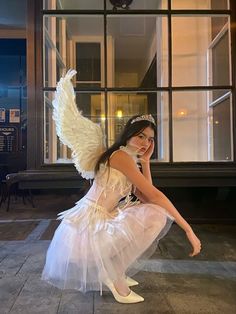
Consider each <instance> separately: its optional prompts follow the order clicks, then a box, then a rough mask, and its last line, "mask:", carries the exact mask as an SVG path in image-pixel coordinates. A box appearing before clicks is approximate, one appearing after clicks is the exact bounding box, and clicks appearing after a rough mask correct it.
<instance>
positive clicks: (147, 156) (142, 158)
mask: <svg viewBox="0 0 236 314" xmlns="http://www.w3.org/2000/svg"><path fill="white" fill-rule="evenodd" d="M154 146H155V144H154V141H151V144H150V146H149V147H148V150H147V151H146V152H145V153H144V154H143V155H142V156H140V158H139V160H140V162H141V163H142V162H144V163H146V162H149V161H150V158H151V156H152V154H153V151H154Z"/></svg>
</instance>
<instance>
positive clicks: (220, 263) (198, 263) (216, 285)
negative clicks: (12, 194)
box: [0, 204, 236, 314]
mask: <svg viewBox="0 0 236 314" xmlns="http://www.w3.org/2000/svg"><path fill="white" fill-rule="evenodd" d="M41 206H42V204H41ZM17 210H18V212H17ZM55 216H56V215H55V210H49V211H47V210H45V211H43V210H41V211H40V210H39V209H35V210H33V209H28V210H27V209H19V208H14V209H12V210H11V211H10V212H9V213H5V212H4V210H3V209H1V212H0V278H1V279H0V313H1V314H3V313H24V314H27V313H29V314H33V313H43V314H47V313H48V314H53V313H68V314H69V313H81V314H90V313H91V314H92V313H96V314H99V313H101V314H113V313H114V314H119V313H126V312H127V313H129V314H133V313H135V314H139V313H140V314H141V313H142V314H155V313H178V314H182V313H186V314H187V313H188V314H191V313H194V314H195V313H196V314H198V313H212V314H218V313H219V314H222V313H224V314H234V313H236V236H235V235H236V226H233V225H228V226H226V225H194V226H193V228H194V229H195V230H196V232H197V233H198V235H199V237H200V238H201V241H202V245H203V250H202V253H201V255H199V256H198V257H196V258H189V257H188V251H189V246H188V245H187V241H186V240H185V237H184V234H183V232H182V231H181V230H180V229H179V228H178V227H177V226H176V225H174V226H173V227H172V229H171V230H170V232H169V234H168V235H167V236H166V237H165V238H164V239H163V240H162V241H161V243H160V246H159V249H158V251H157V252H156V253H155V255H154V256H153V257H152V258H151V259H150V261H149V262H148V263H147V265H146V266H145V269H143V271H142V272H140V273H139V274H138V275H136V276H135V279H137V280H138V281H139V282H140V284H139V286H137V287H134V288H133V290H134V291H135V292H137V293H139V294H141V295H142V296H143V297H144V298H145V301H144V302H143V303H139V304H132V305H126V304H119V303H117V302H116V301H115V300H114V298H113V297H112V295H111V293H110V292H104V295H103V296H102V297H100V295H99V293H98V292H91V293H87V294H86V295H83V294H81V293H80V292H77V291H73V290H67V291H61V290H59V289H57V288H54V287H52V286H50V285H48V284H47V283H45V282H43V281H41V280H40V275H41V271H42V268H43V265H44V260H45V254H46V250H47V247H48V245H49V243H50V240H51V238H52V234H53V232H54V230H55V228H56V226H57V221H55Z"/></svg>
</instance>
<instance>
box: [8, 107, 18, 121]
mask: <svg viewBox="0 0 236 314" xmlns="http://www.w3.org/2000/svg"><path fill="white" fill-rule="evenodd" d="M9 122H10V123H20V109H10V114H9Z"/></svg>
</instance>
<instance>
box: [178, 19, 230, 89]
mask: <svg viewBox="0 0 236 314" xmlns="http://www.w3.org/2000/svg"><path fill="white" fill-rule="evenodd" d="M172 30H173V33H172V49H173V50H172V70H173V86H199V85H202V86H204V85H230V81H231V79H230V54H231V52H230V43H229V38H230V36H229V24H228V18H227V17H224V18H223V17H203V16H201V17H199V16H198V17H197V16H189V17H173V18H172Z"/></svg>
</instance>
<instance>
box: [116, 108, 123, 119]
mask: <svg viewBox="0 0 236 314" xmlns="http://www.w3.org/2000/svg"><path fill="white" fill-rule="evenodd" d="M116 116H117V118H119V119H120V118H122V117H123V111H122V110H117V111H116Z"/></svg>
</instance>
